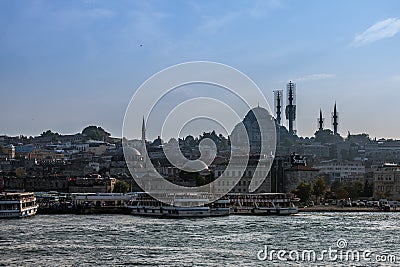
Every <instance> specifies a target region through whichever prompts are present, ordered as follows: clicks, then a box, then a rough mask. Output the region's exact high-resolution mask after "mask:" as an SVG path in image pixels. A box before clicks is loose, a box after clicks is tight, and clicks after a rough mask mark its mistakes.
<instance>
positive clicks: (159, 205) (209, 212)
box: [127, 192, 230, 218]
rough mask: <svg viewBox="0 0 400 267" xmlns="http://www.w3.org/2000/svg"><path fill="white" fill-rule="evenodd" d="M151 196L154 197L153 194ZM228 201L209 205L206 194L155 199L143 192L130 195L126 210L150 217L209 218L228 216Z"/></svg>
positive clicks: (168, 196)
mask: <svg viewBox="0 0 400 267" xmlns="http://www.w3.org/2000/svg"><path fill="white" fill-rule="evenodd" d="M152 195H155V194H154V193H153V194H152ZM228 204H229V201H227V200H226V199H221V200H217V201H215V202H213V203H211V204H210V203H209V197H208V196H207V194H202V193H190V194H180V193H175V194H168V193H166V194H164V193H160V194H157V198H154V197H153V196H151V195H149V194H148V193H145V192H136V193H134V194H133V195H132V198H131V200H130V201H129V202H128V204H127V208H128V209H129V211H130V213H131V214H133V215H141V216H151V217H167V218H168V217H170V218H184V217H210V216H224V215H229V211H230V210H229V207H228Z"/></svg>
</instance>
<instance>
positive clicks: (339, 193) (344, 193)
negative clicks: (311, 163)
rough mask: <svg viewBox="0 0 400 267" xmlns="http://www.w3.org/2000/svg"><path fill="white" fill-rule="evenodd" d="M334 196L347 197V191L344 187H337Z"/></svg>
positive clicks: (338, 197)
mask: <svg viewBox="0 0 400 267" xmlns="http://www.w3.org/2000/svg"><path fill="white" fill-rule="evenodd" d="M335 194H336V198H337V199H345V198H348V197H349V192H347V190H346V189H345V188H344V187H339V188H338V189H337V190H336V191H335Z"/></svg>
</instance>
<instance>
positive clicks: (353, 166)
mask: <svg viewBox="0 0 400 267" xmlns="http://www.w3.org/2000/svg"><path fill="white" fill-rule="evenodd" d="M314 167H315V168H317V169H319V173H320V174H326V175H328V176H329V177H330V180H331V182H334V181H339V182H344V181H345V180H346V181H351V180H354V181H360V180H361V181H362V180H363V177H365V166H364V162H362V161H346V160H343V161H342V160H337V159H332V160H326V161H321V162H320V163H318V164H316V165H315V166H314Z"/></svg>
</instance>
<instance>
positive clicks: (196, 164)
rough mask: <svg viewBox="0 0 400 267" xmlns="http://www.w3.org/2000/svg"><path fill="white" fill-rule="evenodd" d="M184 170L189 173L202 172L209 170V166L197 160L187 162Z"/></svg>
mask: <svg viewBox="0 0 400 267" xmlns="http://www.w3.org/2000/svg"><path fill="white" fill-rule="evenodd" d="M183 170H185V171H188V172H200V171H204V170H208V166H207V164H205V163H204V162H203V161H201V160H199V159H196V160H190V161H188V162H186V163H185V164H184V165H183Z"/></svg>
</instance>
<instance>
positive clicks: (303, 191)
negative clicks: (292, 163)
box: [294, 182, 313, 203]
mask: <svg viewBox="0 0 400 267" xmlns="http://www.w3.org/2000/svg"><path fill="white" fill-rule="evenodd" d="M312 191H313V189H312V185H311V184H309V183H304V182H301V183H300V184H299V185H298V186H297V188H296V189H295V190H294V193H295V194H296V195H297V196H298V197H299V198H300V200H301V202H304V203H305V202H307V201H308V200H309V199H310V197H311V194H312Z"/></svg>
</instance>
